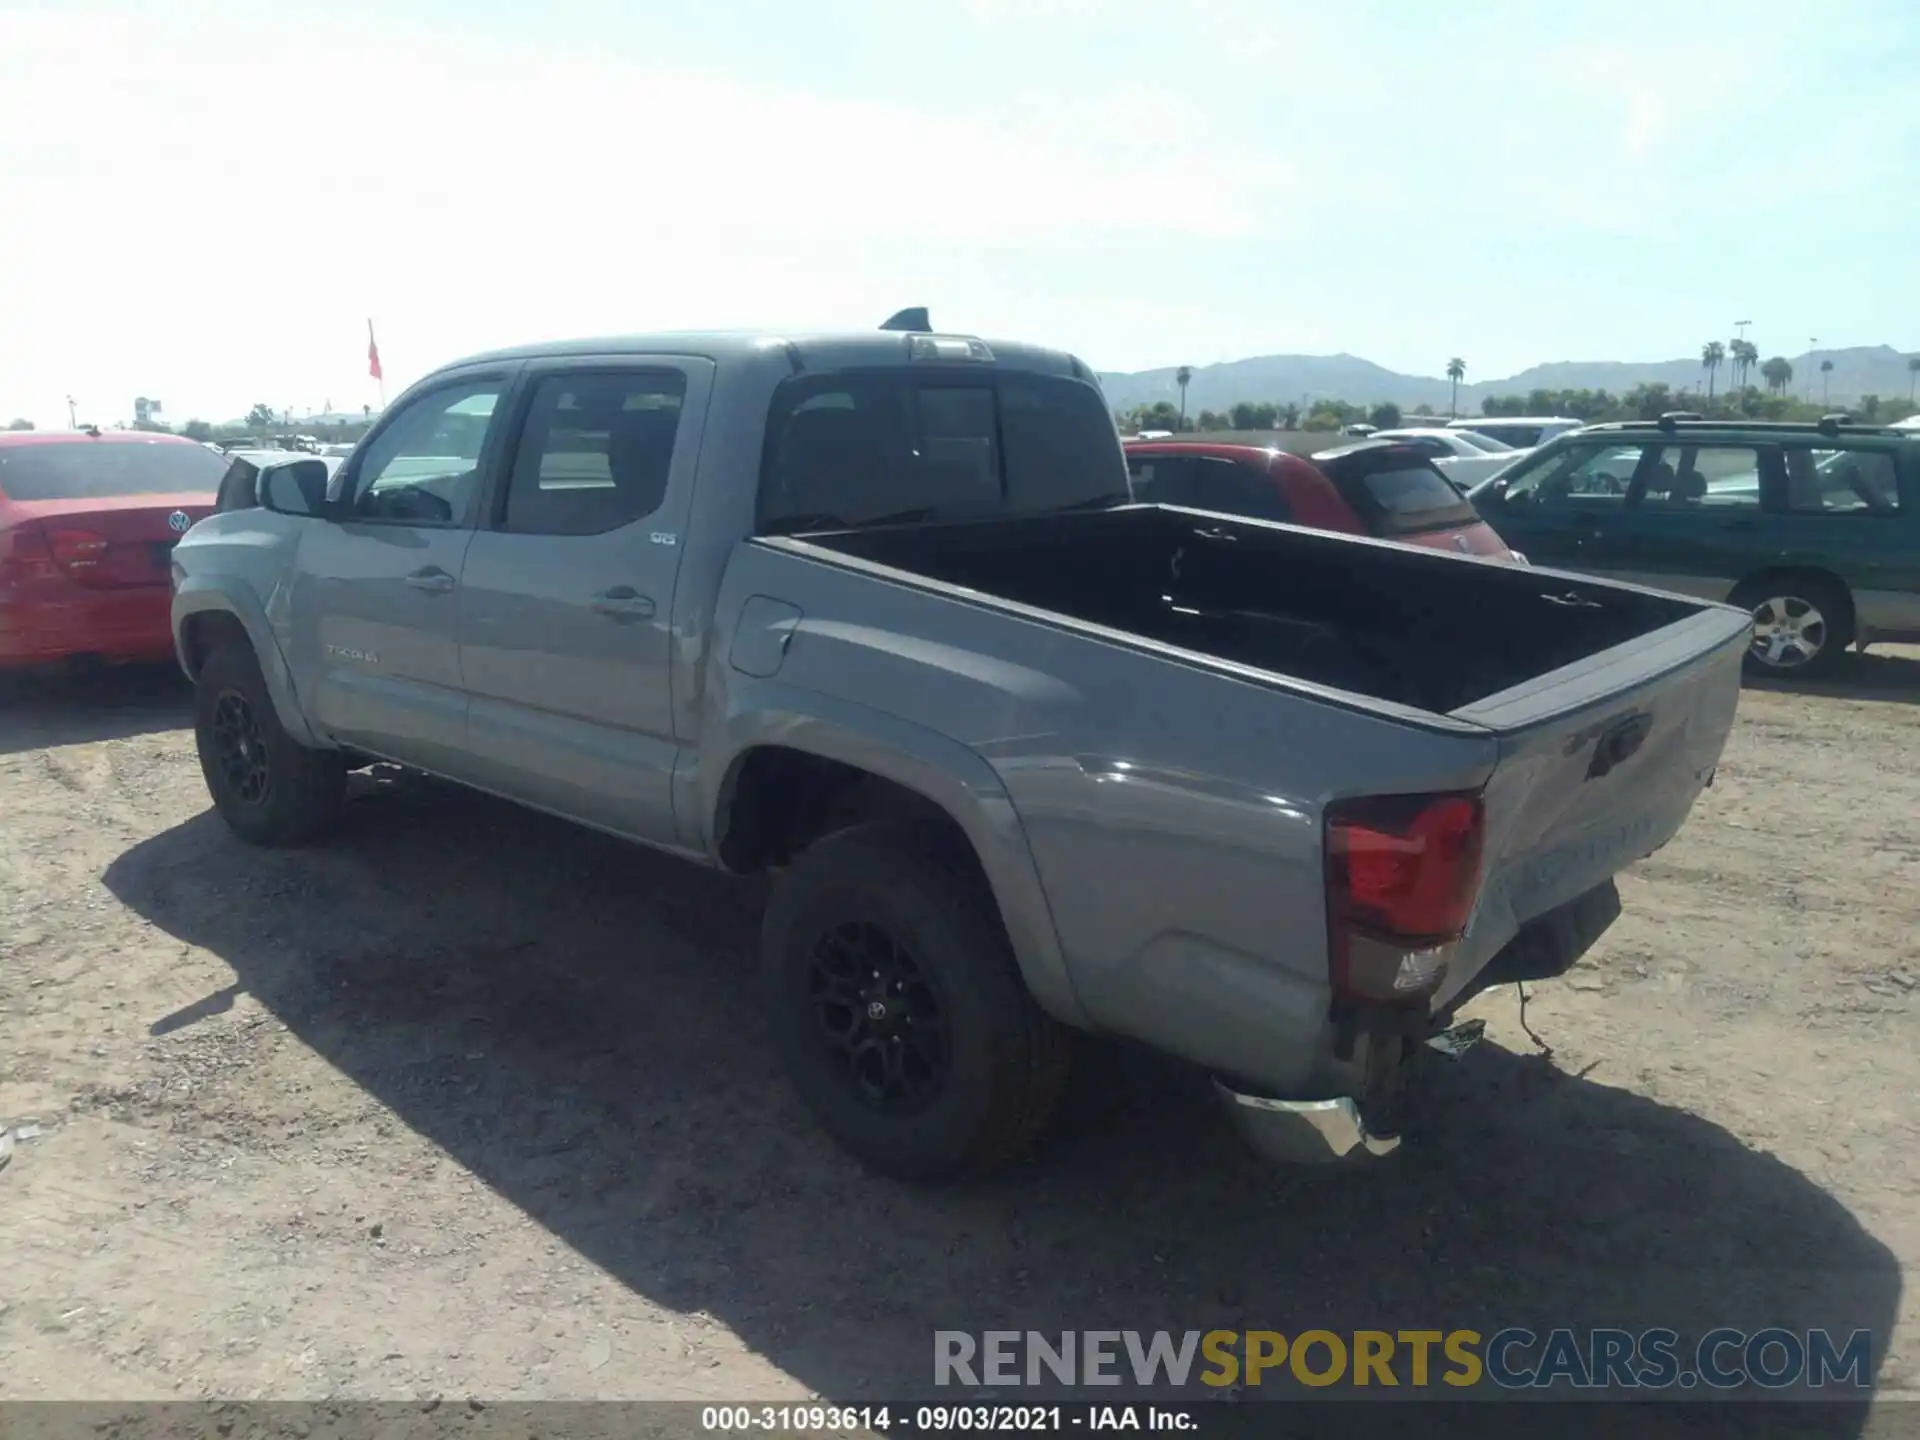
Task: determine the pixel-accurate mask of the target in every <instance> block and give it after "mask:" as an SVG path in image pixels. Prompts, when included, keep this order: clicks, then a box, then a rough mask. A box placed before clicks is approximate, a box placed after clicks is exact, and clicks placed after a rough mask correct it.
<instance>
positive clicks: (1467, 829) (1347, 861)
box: [1327, 795, 1486, 1002]
mask: <svg viewBox="0 0 1920 1440" xmlns="http://www.w3.org/2000/svg"><path fill="white" fill-rule="evenodd" d="M1485 832H1486V810H1485V807H1484V806H1483V805H1482V803H1481V800H1480V797H1479V796H1478V795H1383V796H1368V797H1366V798H1364V799H1359V800H1343V801H1340V802H1338V803H1337V804H1334V805H1331V806H1329V807H1328V809H1327V920H1328V929H1329V932H1330V939H1331V940H1332V946H1333V975H1332V979H1333V985H1334V988H1335V989H1336V990H1339V991H1342V992H1344V993H1347V994H1350V995H1358V996H1361V997H1363V998H1367V999H1374V1000H1382V1001H1389V1002H1395V1001H1400V1002H1404V1001H1410V1000H1415V999H1419V998H1421V997H1423V996H1425V995H1426V994H1428V993H1430V992H1431V991H1432V990H1434V989H1436V988H1438V986H1439V984H1440V982H1441V980H1442V979H1443V978H1444V977H1445V973H1446V965H1447V961H1448V959H1449V958H1450V956H1451V947H1452V945H1453V942H1455V941H1456V940H1458V939H1459V938H1460V934H1461V932H1462V931H1463V930H1465V929H1466V925H1467V920H1468V919H1469V917H1470V916H1471V915H1472V914H1473V906H1474V901H1475V900H1476V899H1477V898H1478V895H1479V891H1480V852H1481V847H1482V843H1483V840H1484V837H1485Z"/></svg>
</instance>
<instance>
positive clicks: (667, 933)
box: [0, 650, 1920, 1401]
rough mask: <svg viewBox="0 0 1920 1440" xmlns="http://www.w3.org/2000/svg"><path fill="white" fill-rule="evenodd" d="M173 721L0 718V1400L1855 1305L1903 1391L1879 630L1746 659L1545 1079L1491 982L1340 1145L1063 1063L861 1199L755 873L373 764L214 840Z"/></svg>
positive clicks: (1901, 1116) (1898, 995) (868, 1379)
mask: <svg viewBox="0 0 1920 1440" xmlns="http://www.w3.org/2000/svg"><path fill="white" fill-rule="evenodd" d="M185 718H186V696H185V693H184V691H183V690H182V688H181V687H180V685H179V684H178V683H177V682H176V681H175V680H174V679H173V678H172V677H171V676H169V675H167V674H164V673H162V674H156V675H121V676H115V677H112V678H111V679H110V680H109V681H108V682H106V683H104V684H102V685H99V686H96V687H94V688H91V689H88V690H84V691H80V692H50V691H46V690H43V689H38V688H32V687H20V686H15V687H12V688H11V689H10V690H9V691H8V692H7V693H6V698H5V699H4V700H0V827H3V828H0V834H4V841H3V842H0V1121H6V1122H11V1123H13V1124H15V1125H16V1126H19V1125H22V1124H23V1122H24V1123H25V1125H26V1127H27V1128H26V1130H25V1132H24V1133H25V1135H26V1137H27V1138H22V1139H21V1140H20V1141H19V1143H18V1147H17V1150H16V1152H15V1153H14V1155H13V1158H12V1161H11V1163H10V1164H9V1165H8V1166H7V1167H6V1168H5V1169H4V1170H0V1266H3V1267H4V1269H0V1277H3V1278H0V1357H4V1364H3V1365H0V1398H8V1399H21V1398H61V1397H83V1396H84V1397H92V1398H115V1399H122V1398H124V1399H140V1398H156V1397H168V1398H193V1397H200V1396H213V1395H221V1396H226V1397H234V1398H257V1397H285V1398H296V1397H320V1396H338V1397H381V1398H399V1397H413V1396H419V1397H428V1396H447V1397H460V1396H481V1397H485V1398H489V1399H509V1398H529V1399H530V1398H592V1397H647V1398H689V1399H694V1398H725V1399H740V1398H745V1397H754V1398H762V1397H765V1398H777V1397H796V1398H797V1397H800V1396H804V1395H807V1394H811V1393H819V1394H824V1395H826V1396H828V1397H829V1398H832V1399H836V1400H845V1401H859V1400H861V1399H877V1398H884V1397H888V1396H895V1397H897V1396H899V1395H902V1394H911V1393H923V1392H924V1390H925V1387H926V1385H927V1383H928V1381H929V1380H930V1378H931V1377H930V1357H931V1352H932V1342H931V1331H932V1330H933V1329H934V1328H936V1327H958V1328H967V1329H975V1330H978V1329H983V1328H988V1327H1006V1328H1040V1329H1047V1330H1057V1329H1060V1328H1065V1327H1089V1328H1092V1327H1101V1326H1108V1327H1115V1328H1139V1329H1151V1328H1157V1327H1162V1326H1165V1327H1168V1328H1173V1329H1188V1328H1211V1327H1213V1326H1216V1325H1217V1326H1221V1327H1225V1328H1249V1327H1272V1328H1278V1329H1287V1330H1298V1329H1301V1328H1306V1327H1307V1326H1308V1325H1323V1326H1326V1327H1328V1328H1332V1329H1335V1330H1339V1329H1342V1328H1347V1327H1359V1326H1386V1327H1388V1328H1394V1327H1420V1326H1430V1327H1433V1328H1450V1327H1454V1326H1460V1325H1472V1326H1476V1327H1479V1328H1483V1329H1493V1328H1498V1327H1499V1326H1500V1325H1501V1324H1506V1323H1531V1324H1534V1325H1536V1326H1539V1327H1542V1328H1545V1327H1549V1326H1553V1325H1561V1324H1574V1325H1582V1324H1623V1325H1628V1326H1642V1325H1668V1326H1672V1327H1673V1328H1675V1329H1678V1330H1680V1331H1682V1332H1683V1333H1687V1332H1692V1333H1698V1332H1699V1331H1702V1330H1704V1329H1706V1328H1708V1327H1710V1326H1712V1325H1716V1324H1723V1323H1724V1324H1732V1325H1738V1326H1742V1327H1745V1328H1748V1329H1753V1328H1758V1327H1760V1326H1762V1325H1770V1324H1778V1325H1785V1326H1789V1327H1792V1328H1802V1329H1803V1328H1807V1327H1814V1326H1826V1327H1829V1328H1834V1329H1839V1330H1841V1331H1843V1332H1844V1331H1845V1330H1847V1329H1850V1328H1852V1327H1855V1326H1865V1327H1868V1328H1871V1329H1872V1330H1873V1331H1874V1332H1875V1336H1876V1341H1877V1350H1878V1353H1879V1360H1880V1381H1881V1385H1882V1386H1883V1388H1884V1389H1888V1390H1896V1391H1897V1390H1903V1389H1905V1390H1912V1391H1920V1328H1917V1327H1920V1309H1917V1307H1916V1302H1915V1300H1914V1299H1913V1297H1912V1296H1910V1295H1908V1294H1905V1293H1903V1289H1902V1285H1901V1272H1902V1268H1903V1266H1904V1264H1906V1263H1910V1262H1913V1261H1915V1260H1920V1205H1916V1204H1915V1197H1916V1194H1920V1145H1917V1144H1916V1138H1917V1137H1916V1127H1915V1121H1914V1118H1913V1117H1914V1109H1913V1105H1914V1100H1915V1096H1916V1094H1917V1093H1920V1052H1917V1051H1916V1046H1915V1043H1914V1042H1915V1036H1916V1007H1917V1006H1920V764H1916V757H1917V756H1920V651H1916V650H1888V651H1885V652H1883V653H1877V654H1876V655H1874V656H1872V657H1869V658H1867V659H1866V660H1864V661H1862V662H1861V663H1860V664H1859V665H1858V666H1857V667H1856V670H1855V672H1854V673H1853V674H1852V676H1851V677H1850V678H1849V679H1848V680H1847V681H1846V682H1844V683H1837V684H1835V685H1833V686H1831V687H1829V688H1828V690H1827V692H1826V693H1824V694H1799V693H1786V692H1783V691H1768V690H1753V689H1750V690H1749V691H1748V692H1747V695H1746V696H1745V699H1744V701H1743V704H1742V709H1741V717H1740V720H1739V724H1738V728H1737V730H1736V732H1735V735H1734V738H1733V741H1732V743H1731V745H1730V747H1729V749H1728V752H1727V757H1726V761H1725V764H1724V765H1723V767H1722V769H1721V771H1720V774H1719V779H1718V782H1717V784H1716V785H1715V787H1714V788H1713V789H1712V790H1710V791H1709V792H1707V794H1706V795H1705V796H1704V797H1703V798H1702V801H1701V803H1700V804H1699V806H1698V807H1697V808H1696V809H1695V811H1694V816H1693V819H1692V821H1691V822H1690V824H1689V826H1688V828H1687V829H1686V831H1685V832H1684V833H1683V834H1682V836H1681V837H1680V838H1679V839H1678V840H1677V841H1676V842H1675V843H1674V844H1673V845H1671V846H1670V847H1668V849H1666V850H1665V851H1663V852H1661V853H1660V854H1658V855H1656V856H1654V857H1652V858H1651V859H1649V860H1647V861H1645V862H1644V863H1642V864H1641V865H1640V866H1639V867H1638V868H1637V869H1636V870H1635V871H1634V872H1633V873H1632V874H1631V875H1630V876H1629V877H1628V878H1627V879H1626V880H1624V881H1623V883H1622V889H1623V892H1624V895H1625V899H1626V907H1627V908H1626V915H1625V917H1624V918H1623V919H1622V920H1621V921H1620V923H1619V924H1617V925H1616V926H1615V927H1614V929H1613V930H1612V932H1611V933H1610V934H1609V935H1608V936H1607V938H1606V939H1605V940H1604V941H1603V943H1602V946H1601V948H1600V949H1599V950H1598V951H1596V953H1595V954H1594V955H1592V956H1590V957H1589V959H1588V961H1587V963H1585V964H1584V965H1583V966H1582V967H1581V968H1580V969H1579V970H1577V971H1576V972H1575V974H1574V976H1573V977H1572V978H1570V979H1569V980H1568V981H1563V982H1559V983H1556V984H1551V985H1547V986H1543V987H1541V988H1540V989H1539V991H1538V992H1537V994H1536V995H1535V998H1534V1001H1533V1003H1532V1004H1531V1005H1530V1006H1529V1007H1528V1019H1529V1020H1530V1021H1531V1023H1532V1025H1533V1027H1534V1029H1535V1030H1537V1031H1538V1032H1539V1034H1540V1035H1541V1036H1542V1037H1543V1038H1544V1039H1545V1040H1546V1041H1547V1042H1548V1043H1550V1044H1551V1046H1552V1047H1553V1051H1554V1053H1553V1055H1552V1056H1551V1058H1550V1059H1549V1058H1546V1057H1544V1056H1541V1055H1540V1054H1539V1053H1538V1052H1537V1050H1536V1047H1535V1046H1534V1044H1533V1043H1532V1042H1531V1041H1529V1040H1528V1038H1527V1037H1526V1035H1525V1033H1524V1032H1523V1031H1522V1030H1521V1028H1520V1026H1519V1024H1518V1018H1519V1017H1518V1011H1517V1008H1516V1005H1515V1003H1514V1000H1513V994H1512V992H1511V991H1505V992H1502V993H1500V994H1498V995H1494V996H1488V997H1485V998H1483V999H1482V1000H1481V1001H1480V1002H1478V1004H1477V1007H1476V1013H1478V1014H1480V1015H1483V1016H1484V1017H1485V1018H1486V1019H1487V1021H1488V1024H1489V1037H1490V1043H1488V1044H1486V1045H1483V1046H1482V1047H1480V1049H1478V1050H1477V1051H1475V1052H1473V1053H1472V1054H1470V1055H1469V1056H1467V1057H1466V1058H1465V1059H1464V1060H1462V1061H1460V1062H1458V1063H1457V1064H1448V1065H1443V1066H1442V1067H1441V1068H1440V1069H1439V1071H1438V1072H1437V1073H1436V1075H1435V1078H1434V1082H1433V1089H1432V1092H1431V1095H1430V1097H1429V1099H1428V1102H1427V1103H1426V1104H1425V1105H1424V1106H1423V1107H1422V1114H1421V1123H1420V1129H1419V1131H1418V1133H1417V1135H1416V1137H1415V1139H1414V1141H1412V1142H1410V1143H1409V1145H1408V1146H1407V1147H1406V1149H1405V1150H1404V1151H1403V1152H1402V1155H1401V1157H1400V1161H1401V1162H1404V1163H1396V1164H1394V1165H1392V1166H1391V1167H1389V1168H1387V1169H1384V1170H1379V1171H1376V1172H1374V1173H1372V1174H1369V1175H1359V1176H1356V1175H1320V1176H1309V1177H1299V1176H1290V1175H1287V1174H1285V1173H1283V1172H1279V1171H1276V1170H1273V1169H1271V1168H1269V1167H1267V1166H1265V1165H1263V1164H1262V1163H1261V1162H1260V1161H1258V1160H1256V1159H1254V1158H1252V1157H1251V1156H1249V1155H1247V1154H1245V1153H1243V1152H1242V1150H1241V1149H1240V1148H1239V1146H1238V1144H1237V1142H1236V1141H1235V1139H1234V1137H1233V1136H1232V1134H1231V1133H1230V1132H1229V1131H1228V1130H1227V1129H1226V1128H1225V1125H1224V1122H1223V1121H1222V1120H1221V1119H1220V1118H1219V1117H1217V1116H1216V1115H1215V1113H1214V1112H1213V1110H1212V1108H1211V1106H1210V1105H1209V1103H1208V1097H1207V1095H1206V1093H1205V1087H1204V1084H1203V1083H1201V1082H1199V1081H1197V1079H1196V1077H1194V1076H1192V1075H1190V1074H1187V1073H1184V1072H1181V1071H1177V1070H1173V1069H1171V1068H1169V1067H1167V1066H1165V1065H1162V1064H1160V1063H1158V1062H1156V1061H1153V1060H1151V1059H1149V1058H1146V1057H1142V1056H1139V1055H1137V1054H1133V1053H1129V1052H1124V1051H1120V1050H1118V1049H1112V1050H1109V1049H1105V1048H1101V1049H1096V1050H1094V1051H1093V1052H1092V1053H1090V1055H1089V1056H1088V1057H1087V1063H1086V1064H1085V1065H1084V1066H1083V1068H1082V1070H1081V1073H1080V1075H1079V1077H1078V1081H1077V1084H1078V1091H1077V1094H1076V1096H1075V1098H1074V1103H1073V1105H1072V1106H1071V1107H1070V1113H1069V1115H1068V1116H1067V1118H1066V1120H1065V1122H1064V1124H1063V1126H1062V1130H1061V1133H1060V1134H1059V1135H1058V1137H1057V1138H1056V1140H1055V1142H1054V1143H1053V1144H1052V1146H1051V1147H1050V1148H1049V1150H1048V1151H1047V1152H1046V1153H1045V1155H1044V1156H1042V1157H1041V1158H1039V1159H1037V1160H1035V1161H1033V1162H1031V1163H1028V1164H1026V1165H1023V1166H1021V1167H1019V1168H1017V1169H1015V1170H1014V1171H1012V1172H1011V1173H1008V1174H1006V1175H1004V1176H1000V1177H996V1178H995V1179H993V1180H992V1181H990V1182H983V1183H979V1184H975V1185H971V1186H968V1187H965V1188H962V1189H957V1190H949V1191H944V1192H921V1191H916V1190H912V1189H907V1188H903V1187H900V1186H896V1185H893V1184H889V1183H885V1182H882V1181H879V1180H876V1179H873V1178H871V1177H869V1176H867V1175H866V1174H865V1173H864V1172H862V1171H860V1170H858V1169H857V1168H856V1167H854V1166H853V1165H852V1164H851V1163H850V1162H848V1161H847V1160H845V1159H844V1158H842V1156H841V1155H840V1154H839V1152H838V1151H836V1150H835V1149H833V1148H832V1147H831V1146H830V1145H829V1144H828V1143H827V1142H826V1141H825V1140H824V1139H823V1138H822V1137H821V1136H820V1134H819V1133H818V1132H817V1131H815V1129H814V1128H813V1127H812V1125H811V1123H810V1122H809V1120H808V1119H807V1117H806V1116H805V1115H804V1114H803V1113H802V1112H801V1111H800V1109H799V1107H798V1105H797V1103H796V1102H795V1101H794V1099H793V1098H792V1096H791V1095H790V1094H789V1093H788V1091H787V1089H786V1088H785V1086H784V1084H783V1083H782V1082H781V1080H780V1078H779V1077H778V1075H777V1074H776V1073H775V1071H774V1069H773V1066H772V1064H771V1061H770V1058H769V1055H768V1051H767V1048H766V1046H765V1045H764V1044H763V1042H762V1038H761V1033H760V1022H759V1018H758V1015H757V1013H756V1008H755V1004H754V990H753V987H752V985H751V983H750V980H751V963H750V957H751V954H752V951H753V946H754V937H755V932H756V925H757V917H758V907H759V895H758V893H757V891H756V889H755V888H754V887H753V886H751V885H743V884H739V883H736V882H729V881H723V880H719V879H716V878H714V877H712V876H708V875H704V874H701V873H698V872H696V871H693V870H691V869H688V868H686V867H684V866H682V865H680V864H679V863H677V862H674V861H671V860H667V859H664V858H660V857H656V856H653V855H650V854H647V853H644V852H641V851H638V850H633V849H629V848H626V847H623V846H621V845H619V844H617V843H614V842H612V841H608V840H605V839H602V838H600V837H597V836H594V835H591V834H588V833H586V832H582V831H577V830H574V829H571V828H569V827H567V826H564V825H561V824H559V823H556V822H551V821H548V820H545V819H542V818H540V817H536V816H532V815H529V814H525V813H522V812H518V811H516V810H514V809H512V808H511V807H508V806H505V805H502V804H497V803H494V802H492V801H487V800H483V799H479V798H476V797H471V796H466V795H462V794H458V793H450V792H447V791H445V790H442V789H440V788H438V787H432V786H425V785H415V784H409V783H405V782H395V781H392V780H382V781H377V782H373V783H370V784H369V785H368V786H367V787H366V789H367V794H366V795H365V796H364V798H363V799H362V800H361V801H360V802H359V803H358V804H357V805H356V806H355V807H354V809H353V812H352V817H351V821H350V824H349V826H348V829H347V831H346V833H344V834H343V835H341V836H340V837H339V838H337V839H336V840H334V841H332V842H331V843H329V844H328V845H327V846H326V847H324V848H321V849H318V850H314V851H310V852H306V853H301V854H297V855H282V854H261V853H258V852H252V851H248V850H246V849H244V848H243V847H242V846H240V845H239V844H237V843H236V842H234V841H232V840H231V839H229V838H228V836H227V834H226V833H225V831H224V830H223V828H222V827H221V826H220V824H219V823H218V822H217V821H216V820H215V819H214V817H213V815H212V813H211V811H210V810H209V809H208V806H207V800H206V795H205V791H204V789H203V787H202V784H201V779H200V775H199V772H198V768H197V766H196V763H195V760H194V757H193V749H192V744H191V738H190V736H189V734H188V733H187V732H186V731H185V730H184V729H183V728H182V726H183V724H184V721H185ZM35 1125H37V1126H38V1127H39V1130H38V1133H37V1134H34V1133H32V1126H35Z"/></svg>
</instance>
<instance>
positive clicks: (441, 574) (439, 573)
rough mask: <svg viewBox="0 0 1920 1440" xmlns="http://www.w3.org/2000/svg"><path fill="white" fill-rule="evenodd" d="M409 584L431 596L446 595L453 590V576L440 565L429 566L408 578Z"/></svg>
mask: <svg viewBox="0 0 1920 1440" xmlns="http://www.w3.org/2000/svg"><path fill="white" fill-rule="evenodd" d="M407 584H409V585H411V586H412V587H413V588H414V589H416V590H424V591H426V592H427V593H428V594H429V595H444V594H446V593H447V591H449V590H451V589H453V576H451V575H449V574H448V573H447V572H446V571H444V570H442V569H441V568H440V567H439V566H438V565H429V566H427V568H426V569H424V570H416V571H414V572H413V573H412V574H411V575H409V576H407Z"/></svg>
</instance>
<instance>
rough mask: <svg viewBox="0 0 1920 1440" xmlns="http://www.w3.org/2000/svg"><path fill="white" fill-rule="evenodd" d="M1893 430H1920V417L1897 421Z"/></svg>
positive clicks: (1911, 416)
mask: <svg viewBox="0 0 1920 1440" xmlns="http://www.w3.org/2000/svg"><path fill="white" fill-rule="evenodd" d="M1892 428H1893V429H1895V430H1920V415H1909V416H1907V418H1906V419H1904V420H1896V421H1894V422H1893V425H1892Z"/></svg>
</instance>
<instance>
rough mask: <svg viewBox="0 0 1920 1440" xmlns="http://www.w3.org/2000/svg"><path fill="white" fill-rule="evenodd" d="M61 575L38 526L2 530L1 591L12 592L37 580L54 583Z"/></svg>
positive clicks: (0, 543) (0, 546) (0, 548)
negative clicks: (5, 589)
mask: <svg viewBox="0 0 1920 1440" xmlns="http://www.w3.org/2000/svg"><path fill="white" fill-rule="evenodd" d="M58 574H59V572H58V571H57V570H56V569H55V568H54V563H53V555H52V553H51V552H50V551H49V550H48V549H47V538H46V536H44V535H42V534H41V533H40V531H39V529H38V527H36V526H33V525H19V526H15V527H13V528H11V529H8V528H4V527H0V588H7V589H11V588H13V587H15V586H21V585H26V584H28V583H29V582H31V581H34V580H51V579H55V578H57V576H58Z"/></svg>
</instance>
